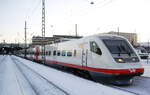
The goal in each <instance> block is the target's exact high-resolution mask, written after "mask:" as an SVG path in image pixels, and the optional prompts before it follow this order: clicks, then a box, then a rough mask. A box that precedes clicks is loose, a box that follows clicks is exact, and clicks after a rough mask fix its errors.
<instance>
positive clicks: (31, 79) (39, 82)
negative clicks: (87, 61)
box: [12, 58, 69, 95]
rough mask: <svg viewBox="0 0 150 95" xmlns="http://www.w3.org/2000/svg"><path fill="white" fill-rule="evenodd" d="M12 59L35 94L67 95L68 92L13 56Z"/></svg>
mask: <svg viewBox="0 0 150 95" xmlns="http://www.w3.org/2000/svg"><path fill="white" fill-rule="evenodd" d="M12 60H13V62H14V64H15V65H16V67H17V68H18V69H19V71H20V72H21V73H22V75H23V76H24V78H25V79H26V80H27V82H28V83H29V84H30V86H31V88H32V90H33V91H34V93H35V95H69V93H68V92H66V91H64V90H63V89H61V88H60V87H58V86H57V85H55V84H54V83H52V82H51V81H49V80H47V79H46V78H44V77H43V76H41V75H40V74H38V73H37V72H35V71H34V70H32V69H31V68H30V67H28V66H26V65H25V64H23V63H22V62H20V61H19V60H17V59H15V58H12ZM20 63H21V64H20ZM22 95H24V94H22Z"/></svg>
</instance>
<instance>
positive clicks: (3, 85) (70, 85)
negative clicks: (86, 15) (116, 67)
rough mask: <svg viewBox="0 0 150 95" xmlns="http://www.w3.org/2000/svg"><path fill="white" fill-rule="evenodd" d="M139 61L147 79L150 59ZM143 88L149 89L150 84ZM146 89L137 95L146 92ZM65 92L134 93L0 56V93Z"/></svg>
mask: <svg viewBox="0 0 150 95" xmlns="http://www.w3.org/2000/svg"><path fill="white" fill-rule="evenodd" d="M142 64H143V65H144V68H145V73H144V75H143V76H145V77H146V78H147V77H150V62H149V64H147V61H146V60H142ZM35 72H36V73H37V74H36V73H35ZM145 80H146V79H145ZM149 80H150V79H149ZM135 82H136V81H135ZM139 83H140V82H139ZM136 84H138V83H136ZM141 84H142V83H141ZM146 84H147V85H146ZM149 84H150V83H144V85H146V86H145V87H148V85H149ZM144 85H143V86H144ZM55 86H56V87H55ZM138 87H139V88H138V89H137V90H138V91H140V89H144V88H145V87H140V86H138ZM59 88H60V89H59ZM123 88H125V87H123ZM126 88H127V89H129V88H134V87H130V86H129V87H126ZM146 89H147V90H148V91H150V86H149V88H146ZM146 89H145V90H146ZM134 90H136V89H134ZM147 90H146V91H145V92H144V93H140V94H141V95H149V94H148V92H147ZM132 91H133V90H132ZM66 92H67V93H66ZM67 94H69V95H134V94H133V93H130V92H126V91H123V90H119V89H116V88H112V87H109V86H106V85H102V84H100V83H96V82H93V81H90V80H86V79H83V78H80V77H77V76H75V75H72V74H68V73H65V72H62V71H58V70H56V69H53V68H50V67H47V66H44V65H40V64H35V62H31V61H29V60H25V59H22V58H19V57H16V56H0V95H67Z"/></svg>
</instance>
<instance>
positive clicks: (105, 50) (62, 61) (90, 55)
mask: <svg viewBox="0 0 150 95" xmlns="http://www.w3.org/2000/svg"><path fill="white" fill-rule="evenodd" d="M41 51H42V50H41V46H36V47H35V48H29V49H28V50H27V52H28V53H27V57H28V58H29V59H31V60H36V61H43V59H42V56H41V54H42V53H41ZM45 62H46V64H53V65H54V64H55V65H59V66H63V67H71V68H73V69H77V70H81V71H86V72H88V74H89V75H90V76H92V78H93V79H96V80H99V79H103V78H104V79H105V80H107V81H110V82H113V83H115V84H131V83H132V79H133V77H134V76H140V75H142V74H143V73H144V68H143V67H142V65H141V62H140V58H139V56H138V55H137V53H136V51H135V50H134V48H133V47H132V45H131V44H130V43H129V42H128V40H127V39H125V38H124V37H121V36H117V35H107V34H98V35H93V36H88V37H84V38H80V39H76V40H70V41H66V42H61V43H54V44H50V45H46V46H45Z"/></svg>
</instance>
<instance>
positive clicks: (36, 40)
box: [32, 35, 82, 46]
mask: <svg viewBox="0 0 150 95" xmlns="http://www.w3.org/2000/svg"><path fill="white" fill-rule="evenodd" d="M80 38H82V36H70V35H53V37H44V38H42V37H41V36H33V37H32V46H35V45H43V44H45V45H47V44H53V43H59V42H64V41H69V40H70V39H80Z"/></svg>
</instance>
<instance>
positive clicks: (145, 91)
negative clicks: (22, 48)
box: [18, 60, 150, 95]
mask: <svg viewBox="0 0 150 95" xmlns="http://www.w3.org/2000/svg"><path fill="white" fill-rule="evenodd" d="M18 61H19V60H18ZM23 65H24V64H23ZM22 67H24V66H22ZM26 67H27V66H26ZM27 68H29V67H27ZM29 69H30V68H29ZM61 71H63V70H61ZM33 72H34V71H33ZM64 72H67V71H66V70H65V71H64ZM35 73H36V72H35ZM80 77H81V76H80ZM147 83H150V78H149V77H144V76H139V77H135V78H134V79H133V84H131V85H128V86H115V85H111V84H104V85H105V86H109V87H111V88H115V89H118V90H121V91H125V92H129V93H132V94H134V95H149V91H150V85H149V84H147ZM100 84H103V83H100Z"/></svg>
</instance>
